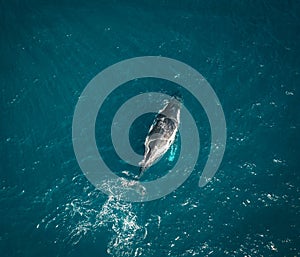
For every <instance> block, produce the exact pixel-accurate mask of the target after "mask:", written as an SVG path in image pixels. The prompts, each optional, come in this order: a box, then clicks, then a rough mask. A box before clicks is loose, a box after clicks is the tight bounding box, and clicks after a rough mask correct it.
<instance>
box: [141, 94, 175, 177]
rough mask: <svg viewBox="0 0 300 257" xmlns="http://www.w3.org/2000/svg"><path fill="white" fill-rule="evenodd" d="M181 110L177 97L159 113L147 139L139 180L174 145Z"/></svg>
mask: <svg viewBox="0 0 300 257" xmlns="http://www.w3.org/2000/svg"><path fill="white" fill-rule="evenodd" d="M180 108H181V100H180V99H179V98H177V97H172V98H171V99H170V101H169V102H168V103H167V104H166V106H165V107H164V108H163V109H161V110H160V111H159V112H158V114H157V116H156V118H155V120H154V122H153V124H152V125H151V127H150V129H149V132H148V135H147V137H146V139H145V143H144V145H145V153H144V158H143V160H142V161H141V162H140V163H139V166H140V173H139V175H138V179H139V178H141V176H142V175H143V173H144V171H145V170H146V169H148V168H149V167H151V166H152V165H153V164H154V163H155V162H156V161H157V160H158V159H159V158H160V157H162V156H163V155H164V154H165V153H166V152H167V151H168V149H169V148H170V146H171V145H172V144H173V143H174V140H175V136H176V133H177V131H178V127H179V124H180Z"/></svg>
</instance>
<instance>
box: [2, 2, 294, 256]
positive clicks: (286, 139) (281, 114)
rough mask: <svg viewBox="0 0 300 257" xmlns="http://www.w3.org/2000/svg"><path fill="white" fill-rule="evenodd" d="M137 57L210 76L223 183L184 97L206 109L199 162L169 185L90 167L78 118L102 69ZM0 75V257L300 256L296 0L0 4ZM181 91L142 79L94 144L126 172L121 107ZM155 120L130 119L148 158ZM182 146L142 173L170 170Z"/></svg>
mask: <svg viewBox="0 0 300 257" xmlns="http://www.w3.org/2000/svg"><path fill="white" fill-rule="evenodd" d="M138 56H164V57H169V58H174V59H176V60H179V61H181V62H184V63H186V64H188V65H190V66H191V67H193V68H194V69H196V70H197V71H199V72H200V73H201V74H202V75H203V76H204V77H205V78H206V80H207V81H208V82H209V83H210V85H211V86H212V87H213V89H214V90H215V92H216V94H217V95H218V98H219V100H220V102H221V104H222V107H223V110H224V114H225V118H226V124H227V146H226V151H225V155H224V158H223V161H222V163H221V166H220V168H219V170H218V172H217V173H216V175H215V176H214V178H213V179H212V181H211V182H210V183H208V184H207V185H206V186H205V187H203V188H200V187H198V181H199V177H200V175H201V172H202V170H203V167H204V165H205V163H206V160H207V155H208V153H209V147H210V126H209V122H208V120H207V117H206V115H205V111H204V110H203V109H201V106H200V107H199V103H198V104H197V102H195V100H189V101H185V103H186V104H187V107H188V108H189V109H190V111H191V112H192V113H194V114H195V113H196V114H198V116H197V117H198V118H197V125H198V130H199V134H200V138H201V150H200V155H199V158H198V162H197V165H196V166H195V169H194V170H193V172H192V174H191V176H190V177H189V178H188V179H187V180H186V181H185V182H184V184H183V185H181V186H180V187H179V188H178V189H177V190H175V191H174V192H172V193H170V194H169V195H167V196H165V197H163V198H160V199H158V200H154V201H150V202H143V203H131V202H124V201H121V200H119V199H118V198H116V197H113V196H107V195H106V194H104V193H103V192H102V191H100V190H96V189H95V188H94V186H93V185H92V184H91V183H90V182H89V181H88V180H87V178H86V177H85V176H84V174H83V173H82V171H81V169H80V167H79V165H78V163H77V160H76V158H75V154H74V150H73V145H72V119H73V114H74V110H75V106H76V103H77V101H78V99H79V96H80V94H81V92H82V91H83V90H84V88H85V87H86V85H87V84H88V83H89V81H90V80H91V79H92V78H93V77H95V76H96V75H97V74H98V73H99V72H100V71H102V70H103V69H105V68H107V67H109V66H110V65H113V64H115V63H117V62H119V61H122V60H125V59H128V58H133V57H138ZM115 76H118V74H115ZM0 81H1V82H0V83H1V101H0V110H1V115H0V119H1V121H0V153H1V162H0V201H1V207H0V256H1V257H8V256H9V257H17V256H20V257H27V256H28V257H29V256H30V257H32V256H43V257H54V256H64V257H65V256H69V257H76V256H80V257H82V256H84V257H85V256H97V257H108V256H113V257H119V256H143V257H144V256H145V257H151V256H156V257H164V256H172V257H183V256H242V257H245V256H247V257H248V256H249V257H250V256H251V257H253V256H289V257H290V256H300V175H299V169H300V162H299V157H300V155H299V153H300V150H299V147H300V137H299V132H300V131H299V126H300V112H299V111H300V108H299V107H300V106H299V103H300V101H299V100H300V97H299V93H300V92H299V88H300V86H299V85H300V2H299V1H296V0H294V1H292V0H291V1H283V0H282V1H271V0H269V1H223V0H220V1H178V0H175V1H167V0H161V1H114V0H112V1H108V0H107V1H96V0H95V1H83V0H74V1H71V0H70V1H66V0H61V1H42V0H41V1H34V0H32V1H28V0H24V1H21V0H20V1H17V0H13V1H4V0H1V1H0ZM130 88H131V89H132V88H134V90H130ZM170 88H172V87H171V86H170V84H169V83H168V82H166V81H162V80H159V79H153V78H152V79H150V78H149V79H147V78H146V79H138V80H135V81H131V82H128V83H125V84H124V85H122V86H121V87H120V88H118V89H117V90H116V92H113V93H112V94H111V95H110V97H109V98H108V99H107V101H106V102H105V104H104V105H103V108H102V109H101V110H100V112H99V115H98V118H97V123H96V129H95V131H96V137H97V144H98V148H99V152H100V153H102V154H103V158H104V160H105V161H106V163H107V164H108V165H111V166H112V167H113V169H114V170H116V174H118V175H120V176H123V175H124V174H123V173H122V172H118V171H123V170H127V171H128V172H129V173H130V172H131V173H135V172H136V171H137V168H135V167H130V166H128V165H126V163H124V162H122V160H120V158H119V157H118V155H117V154H116V153H115V152H114V148H113V146H112V144H111V139H110V133H109V131H110V126H111V120H112V117H113V116H114V113H115V112H116V111H117V109H118V107H119V106H120V105H121V104H122V103H124V102H125V101H126V100H127V99H128V98H130V97H132V96H134V95H136V94H138V93H140V92H150V91H156V92H167V93H170V94H172V93H174V92H171V91H172V90H170ZM194 102H195V103H194ZM100 114H101V115H100ZM153 117H154V116H153V115H152V116H151V114H148V115H144V116H142V117H140V118H139V119H138V120H137V121H136V122H135V123H134V124H133V125H132V128H131V133H130V141H131V143H132V147H133V148H134V149H135V151H136V152H139V153H140V154H142V153H143V140H144V137H145V135H146V133H147V129H148V128H149V124H151V121H152V120H153ZM120 140H121V139H120ZM174 146H180V139H178V138H177V139H176V141H175V145H174ZM191 147H192V146H191ZM171 154H172V153H170V152H168V153H167V155H166V158H165V159H162V160H161V162H159V163H158V164H156V165H157V166H156V167H157V168H156V169H155V168H153V173H152V172H151V170H149V172H148V173H147V176H148V177H147V176H146V177H145V179H150V180H151V179H153V178H155V177H157V176H161V174H162V175H163V174H165V172H166V170H165V169H163V168H162V167H163V165H165V164H164V161H168V162H172V159H173V158H170V157H172V156H171ZM176 154H178V153H176ZM176 154H175V155H176ZM173 157H174V156H173ZM175 161H176V158H175V160H174V162H175ZM169 164H170V163H169ZM170 165H172V163H171V164H170ZM157 171H161V174H160V172H157ZM124 176H125V175H124Z"/></svg>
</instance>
